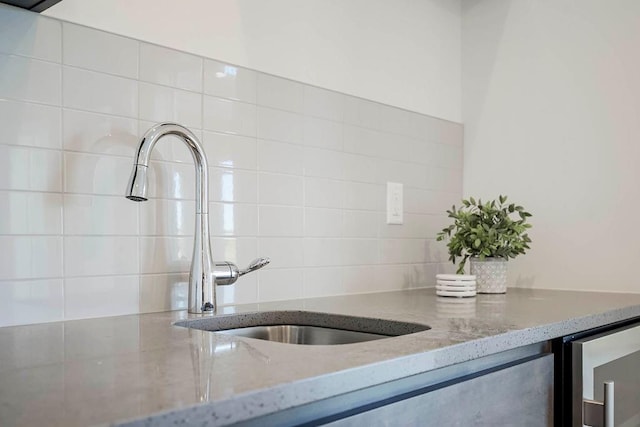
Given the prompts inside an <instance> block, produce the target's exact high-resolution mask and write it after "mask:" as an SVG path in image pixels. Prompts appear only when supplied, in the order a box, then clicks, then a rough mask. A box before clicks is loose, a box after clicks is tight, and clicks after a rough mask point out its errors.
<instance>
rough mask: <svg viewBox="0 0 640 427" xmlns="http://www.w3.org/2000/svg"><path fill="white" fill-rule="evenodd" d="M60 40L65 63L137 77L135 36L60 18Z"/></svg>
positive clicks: (136, 43)
mask: <svg viewBox="0 0 640 427" xmlns="http://www.w3.org/2000/svg"><path fill="white" fill-rule="evenodd" d="M62 44H63V45H64V50H63V57H62V62H63V63H64V64H65V65H73V66H74V67H80V68H87V69H89V70H94V71H100V72H102V73H109V74H116V75H118V76H122V77H130V78H132V79H135V78H138V42H137V41H136V40H133V39H130V38H127V37H122V36H117V35H115V34H111V33H106V32H103V31H96V30H94V29H93V28H88V27H83V26H81V25H75V24H71V23H69V22H63V23H62Z"/></svg>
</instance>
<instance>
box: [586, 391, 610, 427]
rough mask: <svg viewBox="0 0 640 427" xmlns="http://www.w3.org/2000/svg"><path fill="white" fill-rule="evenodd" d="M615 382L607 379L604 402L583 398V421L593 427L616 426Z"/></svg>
mask: <svg viewBox="0 0 640 427" xmlns="http://www.w3.org/2000/svg"><path fill="white" fill-rule="evenodd" d="M614 408H615V404H614V383H613V381H605V383H604V402H599V401H597V400H590V399H583V401H582V423H583V424H584V425H586V426H591V427H615V421H614V418H615V417H614Z"/></svg>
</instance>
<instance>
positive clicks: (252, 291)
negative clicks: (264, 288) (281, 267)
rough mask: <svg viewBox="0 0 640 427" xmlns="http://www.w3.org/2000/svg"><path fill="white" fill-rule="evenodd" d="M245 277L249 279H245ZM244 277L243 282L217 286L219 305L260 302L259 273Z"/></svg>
mask: <svg viewBox="0 0 640 427" xmlns="http://www.w3.org/2000/svg"><path fill="white" fill-rule="evenodd" d="M245 278H246V279H248V280H244V279H245ZM242 279H243V280H242V283H239V282H236V284H235V285H232V286H218V287H217V288H216V293H217V299H218V305H219V306H224V305H230V304H254V303H257V302H258V276H257V274H256V275H248V276H246V277H243V278H242ZM236 285H239V286H236Z"/></svg>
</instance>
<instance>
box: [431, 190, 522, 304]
mask: <svg viewBox="0 0 640 427" xmlns="http://www.w3.org/2000/svg"><path fill="white" fill-rule="evenodd" d="M447 214H448V216H449V218H453V224H451V225H450V226H448V227H446V228H444V229H442V231H441V232H439V233H438V235H437V240H438V241H442V240H446V239H448V240H449V242H448V243H447V248H448V249H449V260H450V261H452V262H453V263H454V264H455V263H456V261H457V260H458V259H459V260H460V263H459V264H458V271H457V273H458V274H463V273H464V266H465V263H466V262H467V260H468V259H470V260H471V274H475V275H476V283H477V290H478V293H505V292H506V291H507V260H508V259H509V258H515V257H516V256H518V255H520V254H524V253H525V252H526V250H527V249H530V248H529V243H531V239H530V238H529V235H528V234H527V230H528V229H529V228H531V224H529V223H527V218H529V217H530V216H531V214H530V213H529V212H527V211H525V210H524V208H523V207H522V206H518V205H516V204H514V203H509V204H508V203H507V197H506V196H500V197H499V198H498V200H492V201H490V202H485V203H482V201H481V200H478V201H476V200H475V199H474V198H473V197H470V198H469V199H465V200H462V206H461V207H460V209H456V207H455V205H454V206H453V207H452V208H451V210H448V211H447Z"/></svg>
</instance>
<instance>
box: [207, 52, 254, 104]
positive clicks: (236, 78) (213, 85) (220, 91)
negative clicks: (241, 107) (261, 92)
mask: <svg viewBox="0 0 640 427" xmlns="http://www.w3.org/2000/svg"><path fill="white" fill-rule="evenodd" d="M256 75H257V73H256V72H255V71H253V70H249V69H247V68H242V67H236V66H235V65H230V64H225V63H223V62H219V61H214V60H211V59H205V60H204V93H206V94H209V95H214V96H218V97H220V98H229V99H235V100H238V101H244V102H250V103H252V104H255V102H256Z"/></svg>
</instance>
